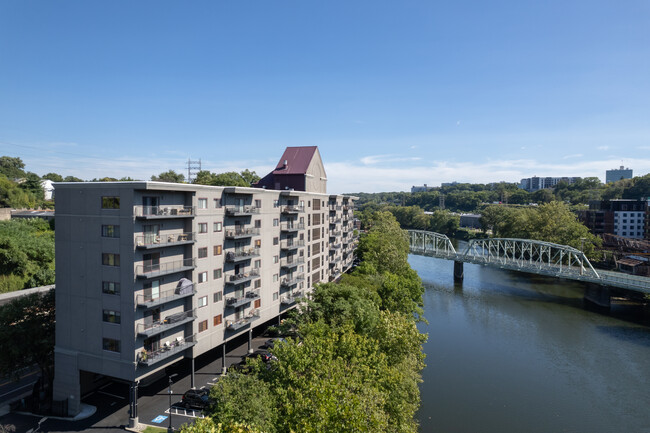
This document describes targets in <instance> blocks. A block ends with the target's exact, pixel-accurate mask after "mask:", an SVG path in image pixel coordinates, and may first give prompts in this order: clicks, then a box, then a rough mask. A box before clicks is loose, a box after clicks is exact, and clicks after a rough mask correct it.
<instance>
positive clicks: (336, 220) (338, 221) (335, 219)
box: [330, 217, 341, 224]
mask: <svg viewBox="0 0 650 433" xmlns="http://www.w3.org/2000/svg"><path fill="white" fill-rule="evenodd" d="M330 224H341V217H333V218H330Z"/></svg>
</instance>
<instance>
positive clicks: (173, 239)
mask: <svg viewBox="0 0 650 433" xmlns="http://www.w3.org/2000/svg"><path fill="white" fill-rule="evenodd" d="M195 240H196V233H193V232H192V233H174V234H166V235H160V234H158V235H154V234H146V235H141V236H136V237H135V244H136V246H137V247H139V248H159V247H167V246H173V245H182V244H190V243H193V242H194V241H195Z"/></svg>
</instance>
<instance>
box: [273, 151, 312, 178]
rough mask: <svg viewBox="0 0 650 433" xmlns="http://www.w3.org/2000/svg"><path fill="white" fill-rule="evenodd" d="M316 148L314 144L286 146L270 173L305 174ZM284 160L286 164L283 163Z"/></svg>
mask: <svg viewBox="0 0 650 433" xmlns="http://www.w3.org/2000/svg"><path fill="white" fill-rule="evenodd" d="M317 148H318V147H316V146H304V147H287V148H286V150H285V151H284V153H283V154H282V158H280V162H278V165H277V166H276V167H275V170H273V172H272V173H273V174H306V173H307V169H308V168H309V164H310V163H311V160H312V158H313V157H314V153H316V149H317ZM285 161H286V162H287V165H286V166H285V165H284V162H285Z"/></svg>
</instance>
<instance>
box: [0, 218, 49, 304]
mask: <svg viewBox="0 0 650 433" xmlns="http://www.w3.org/2000/svg"><path fill="white" fill-rule="evenodd" d="M48 284H54V231H53V230H52V228H51V227H50V224H49V223H48V222H47V221H45V220H42V219H38V218H33V219H19V220H9V221H0V293H4V292H10V291H14V290H20V289H26V288H30V287H38V286H44V285H48Z"/></svg>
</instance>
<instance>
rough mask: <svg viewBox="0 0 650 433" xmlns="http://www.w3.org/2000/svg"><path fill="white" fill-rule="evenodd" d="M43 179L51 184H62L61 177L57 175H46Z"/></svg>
mask: <svg viewBox="0 0 650 433" xmlns="http://www.w3.org/2000/svg"><path fill="white" fill-rule="evenodd" d="M43 179H49V180H51V181H52V182H63V176H61V175H60V174H57V173H47V174H45V175H43Z"/></svg>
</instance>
